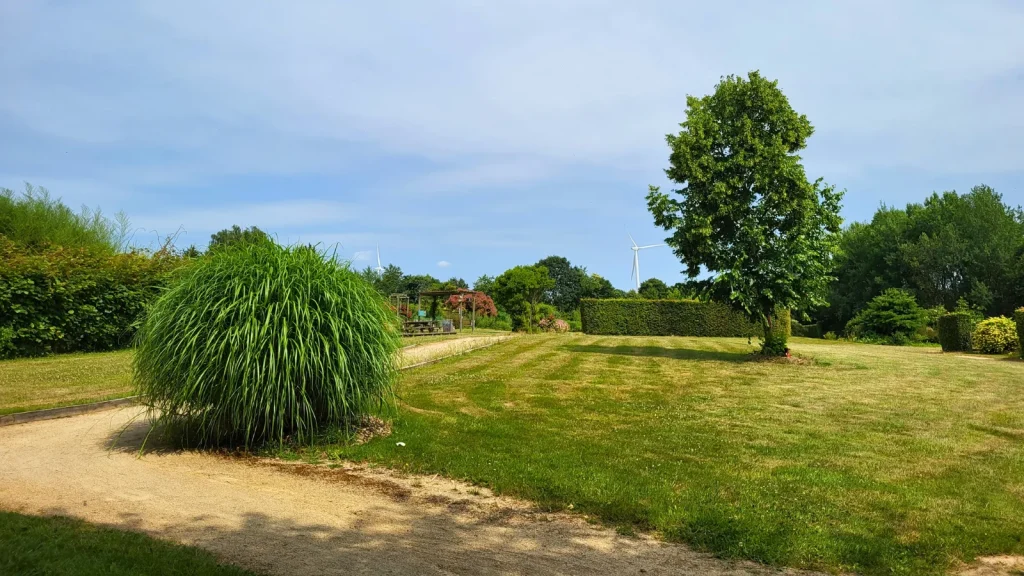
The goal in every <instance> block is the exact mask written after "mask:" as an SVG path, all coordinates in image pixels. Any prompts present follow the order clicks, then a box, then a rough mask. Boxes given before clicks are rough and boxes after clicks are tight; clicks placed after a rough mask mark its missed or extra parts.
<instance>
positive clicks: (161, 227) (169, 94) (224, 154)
mask: <svg viewBox="0 0 1024 576" xmlns="http://www.w3.org/2000/svg"><path fill="white" fill-rule="evenodd" d="M371 4H373V5H371ZM1021 30H1024V4H1021V3H1018V2H1013V1H1012V0H1008V1H1004V2H982V1H976V2H940V1H934V0H932V1H912V0H904V1H901V2H871V1H856V2H854V1H850V2H820V1H816V0H810V1H807V2H780V3H776V2H753V1H752V2H693V3H691V2H673V1H663V2H643V1H637V2H607V3H604V2H597V1H586V2H570V1H558V0H555V1H552V2H540V1H538V2H502V3H498V2H490V1H479V2H384V3H369V2H361V3H356V2H350V3H341V2H322V3H314V2H290V3H285V2H281V3H270V2H267V3H251V2H231V1H224V0H222V1H218V2H187V1H186V2H166V1H157V2H140V3H128V2H114V1H109V2H99V1H97V2H36V1H33V0H19V1H17V2H4V3H2V4H0V37H2V38H4V46H5V48H4V50H3V51H2V53H0V78H3V89H0V134H3V138H0V186H6V187H10V188H15V189H20V188H21V187H22V183H23V182H24V181H26V180H27V181H30V182H32V183H33V184H36V185H41V186H45V187H47V188H49V189H50V190H51V191H52V193H53V194H54V195H57V196H61V197H63V198H64V200H65V201H66V202H67V203H69V204H71V205H73V206H78V205H81V204H88V205H90V206H97V205H98V206H100V207H102V208H103V209H104V211H105V212H108V213H109V212H116V211H118V210H124V211H125V212H126V213H127V214H128V215H129V216H130V217H131V219H132V221H133V223H134V224H135V225H136V226H137V227H138V228H139V230H138V232H137V236H136V239H137V241H138V242H139V243H140V244H145V243H148V242H150V238H156V237H157V236H158V235H166V234H170V233H174V232H175V231H176V230H179V227H180V229H181V233H180V235H179V240H178V243H179V244H183V245H187V244H190V243H195V244H197V245H200V246H202V245H204V244H205V243H206V242H207V240H208V239H209V235H210V234H211V233H212V232H214V231H216V230H218V229H221V228H224V227H227V226H230V225H232V224H239V225H243V226H248V225H257V226H259V227H261V228H263V229H264V230H267V231H269V232H271V233H273V234H275V235H276V236H277V237H278V238H279V239H280V240H281V241H283V242H294V241H302V242H324V243H340V244H341V245H342V246H343V248H340V251H341V252H342V253H343V254H344V255H346V256H347V257H350V258H354V259H356V265H357V266H364V265H366V264H368V263H369V261H368V260H362V259H363V258H365V257H367V256H368V255H369V254H370V253H371V252H372V251H373V250H374V246H375V245H376V244H377V243H379V244H380V250H381V255H382V259H383V260H384V261H385V263H388V262H392V263H395V264H398V265H399V266H401V267H402V268H403V270H405V271H406V272H410V273H431V274H433V275H435V276H439V277H449V276H452V275H457V276H461V277H464V278H466V279H467V280H470V281H472V280H473V279H475V278H476V277H477V276H479V275H480V274H483V273H489V274H492V275H493V274H497V273H500V272H502V271H503V270H505V269H506V268H508V267H510V266H512V265H515V264H522V263H532V262H535V261H536V260H538V259H539V258H542V257H544V256H547V255H550V254H558V255H563V256H566V257H568V258H569V259H570V260H571V261H572V262H573V263H576V264H581V265H584V266H586V267H587V268H588V269H589V270H590V271H592V272H596V273H599V274H601V275H603V276H605V277H607V278H609V279H610V280H611V281H612V282H613V283H614V284H615V285H616V286H619V287H623V288H626V287H628V286H629V284H630V281H629V266H630V264H631V258H632V253H631V251H630V249H629V246H630V245H629V240H628V238H627V233H629V234H632V235H633V237H634V238H636V239H637V241H638V242H641V243H653V242H658V241H660V239H661V238H663V237H664V236H665V233H664V232H662V231H660V230H658V229H657V228H655V227H654V225H653V223H652V219H651V217H650V215H649V214H648V213H647V211H646V206H645V203H644V195H645V194H646V191H647V185H648V184H659V185H663V186H664V185H667V184H668V183H667V182H665V181H664V174H663V172H662V170H663V169H664V168H665V167H666V166H667V155H668V151H667V148H666V146H665V143H664V135H665V134H666V133H668V132H672V131H675V130H677V124H678V123H679V122H681V121H682V120H683V119H684V115H685V96H686V95H687V94H697V95H700V94H705V93H707V92H709V91H711V90H712V89H713V87H714V85H715V83H716V82H717V81H718V79H719V77H721V76H722V75H725V74H730V73H735V74H745V73H746V72H747V71H748V70H751V69H760V70H761V71H762V73H763V74H765V75H766V76H768V77H771V78H776V79H778V80H779V82H780V86H781V87H782V89H783V90H784V91H785V93H786V94H787V95H788V96H789V98H790V101H791V103H792V104H793V106H794V107H795V108H796V109H797V110H798V111H800V112H802V113H805V114H807V116H808V117H809V118H810V119H811V121H812V123H813V124H814V125H815V128H816V134H815V136H814V137H813V138H811V140H810V142H809V146H808V148H807V150H806V151H805V153H804V158H805V165H806V167H807V171H808V175H809V176H810V177H812V178H814V177H818V176H822V177H824V178H825V179H826V181H828V182H829V183H833V184H836V185H837V186H838V187H839V188H845V189H846V190H847V196H846V200H845V208H844V216H845V217H846V218H847V220H863V219H867V218H870V216H871V214H872V213H873V212H874V210H875V209H876V208H877V207H878V206H879V204H880V203H882V202H885V203H888V204H894V205H900V206H902V205H903V204H905V203H907V202H910V201H920V200H922V199H923V198H924V197H925V196H926V195H927V194H929V193H931V192H932V191H941V190H948V189H956V190H959V191H966V190H967V189H969V188H970V186H972V185H974V184H977V183H986V184H989V185H991V186H993V187H995V188H996V189H997V190H998V191H1000V192H1002V193H1003V195H1004V198H1005V199H1006V200H1007V201H1008V202H1010V203H1012V204H1015V205H1016V204H1024V106H1022V103H1024V34H1020V31H1021ZM641 269H642V275H643V276H644V277H645V278H646V277H649V276H652V275H653V276H657V277H660V278H662V279H663V280H666V281H668V282H670V283H671V282H675V281H677V280H679V279H681V275H680V271H681V270H682V266H681V264H680V263H679V262H678V261H677V260H675V258H674V257H673V256H672V255H671V253H670V252H669V251H668V250H667V249H652V250H646V251H644V252H643V253H642V255H641Z"/></svg>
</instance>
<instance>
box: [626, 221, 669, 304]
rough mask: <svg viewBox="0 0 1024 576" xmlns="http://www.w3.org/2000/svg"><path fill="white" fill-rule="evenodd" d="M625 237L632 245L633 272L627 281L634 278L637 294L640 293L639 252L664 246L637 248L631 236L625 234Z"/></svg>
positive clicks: (655, 245) (653, 245) (651, 245)
mask: <svg viewBox="0 0 1024 576" xmlns="http://www.w3.org/2000/svg"><path fill="white" fill-rule="evenodd" d="M627 236H629V241H630V242H632V243H633V271H632V273H631V274H630V276H629V279H630V280H632V279H633V278H636V289H637V292H639V291H640V251H641V250H644V249H646V248H657V247H658V246H664V244H648V245H647V246H637V245H636V240H633V236H632V235H631V234H627Z"/></svg>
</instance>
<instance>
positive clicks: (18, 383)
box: [0, 350, 132, 414]
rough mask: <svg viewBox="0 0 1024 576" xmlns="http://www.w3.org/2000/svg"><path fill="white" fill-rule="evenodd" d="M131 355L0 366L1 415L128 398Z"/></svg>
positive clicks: (107, 354) (126, 352)
mask: <svg viewBox="0 0 1024 576" xmlns="http://www.w3.org/2000/svg"><path fill="white" fill-rule="evenodd" d="M131 361H132V356H131V351H129V350H121V351H117V352H98V353H92V354H64V355H60V356H48V357H45V358H23V359H18V360H4V361H2V362H0V414H10V413H13V412H25V411H27V410H39V409H42V408H56V407H59V406H73V405H76V404H86V403H89V402H98V401H100V400H109V399H111V398H122V397H124V396H128V395H130V394H131Z"/></svg>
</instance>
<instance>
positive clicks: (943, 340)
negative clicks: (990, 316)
mask: <svg viewBox="0 0 1024 576" xmlns="http://www.w3.org/2000/svg"><path fill="white" fill-rule="evenodd" d="M974 324H975V322H974V316H973V315H971V314H969V313H967V312H953V313H950V314H946V315H945V316H943V317H942V318H939V344H941V345H942V351H943V352H961V351H966V350H970V349H971V332H973V331H974Z"/></svg>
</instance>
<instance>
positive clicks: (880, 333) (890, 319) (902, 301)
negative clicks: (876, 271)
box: [846, 288, 928, 345]
mask: <svg viewBox="0 0 1024 576" xmlns="http://www.w3.org/2000/svg"><path fill="white" fill-rule="evenodd" d="M927 322H928V316H927V314H926V312H925V311H924V310H923V309H921V307H920V306H918V305H917V300H915V299H914V295H913V294H911V293H909V292H907V291H906V290H900V289H898V288H890V289H889V290H886V291H885V292H883V293H881V294H879V295H878V296H876V297H875V298H874V299H872V300H871V302H869V303H868V305H867V307H866V308H864V310H861V311H860V312H859V313H858V314H857V315H856V316H854V318H853V319H852V320H850V322H849V324H847V326H846V329H847V332H848V333H850V334H851V335H853V336H855V337H857V338H862V339H866V340H882V341H884V342H886V343H888V344H897V345H901V344H908V343H910V341H911V340H913V339H914V338H915V337H916V335H917V333H918V331H919V330H920V329H921V328H922V327H924V326H925V325H926V324H927Z"/></svg>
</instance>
